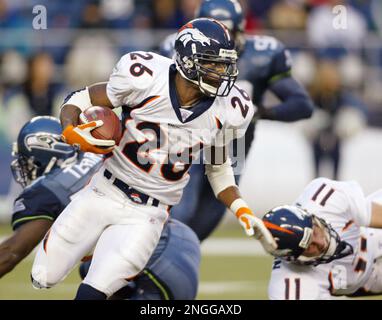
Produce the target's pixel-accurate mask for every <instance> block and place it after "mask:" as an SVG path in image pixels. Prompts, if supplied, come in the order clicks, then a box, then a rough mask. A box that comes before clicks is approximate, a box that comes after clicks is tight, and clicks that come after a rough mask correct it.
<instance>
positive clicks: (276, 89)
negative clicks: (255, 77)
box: [262, 76, 314, 122]
mask: <svg viewBox="0 0 382 320" xmlns="http://www.w3.org/2000/svg"><path fill="white" fill-rule="evenodd" d="M270 90H271V91H272V92H273V93H274V94H275V95H276V96H277V97H278V98H279V99H280V100H281V103H280V104H277V105H275V106H272V107H270V108H265V113H264V114H263V115H262V118H263V119H268V120H278V121H285V122H292V121H296V120H300V119H306V118H310V117H311V115H312V114H313V109H314V106H313V101H312V100H311V98H310V96H309V94H308V93H307V92H306V90H305V89H304V88H303V87H302V85H301V84H299V83H298V82H297V81H296V80H295V79H293V78H292V77H290V76H288V77H286V78H281V79H278V80H277V81H275V82H273V83H272V84H271V85H270Z"/></svg>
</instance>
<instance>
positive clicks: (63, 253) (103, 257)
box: [32, 170, 168, 296]
mask: <svg viewBox="0 0 382 320" xmlns="http://www.w3.org/2000/svg"><path fill="white" fill-rule="evenodd" d="M167 208H168V207H167V206H166V205H163V204H159V206H158V207H154V206H149V205H140V204H136V203H134V202H132V201H131V200H130V199H128V198H127V196H126V195H125V194H124V193H123V192H122V191H120V190H119V189H118V188H117V187H115V186H114V185H112V183H111V181H110V180H107V179H106V178H105V177H103V170H100V171H99V172H98V173H96V174H95V175H94V177H93V178H92V180H91V182H90V184H89V185H87V186H86V187H85V188H84V189H83V190H81V191H80V192H79V193H77V194H76V196H75V197H74V199H73V201H72V202H71V203H70V204H69V205H68V206H67V207H66V208H65V210H64V211H63V212H62V213H61V215H60V216H59V217H58V219H57V220H56V221H55V222H54V224H53V226H52V228H51V229H50V231H49V232H48V233H47V235H46V237H45V239H44V240H43V241H42V242H41V243H40V245H39V248H38V252H37V254H36V257H35V260H34V263H33V267H32V278H33V280H34V281H33V282H34V286H35V287H36V286H37V287H40V288H47V287H52V286H54V285H55V284H56V283H58V282H60V281H62V280H63V279H65V277H66V276H67V275H68V274H69V273H70V271H71V270H72V269H73V267H74V266H75V265H76V264H77V263H78V262H79V261H80V260H81V258H83V257H84V256H85V255H86V254H87V253H88V252H90V251H91V250H92V249H93V248H94V246H95V250H94V254H93V259H92V263H91V267H90V269H89V272H88V274H87V276H86V278H85V279H84V281H83V283H86V284H88V285H91V286H92V287H94V288H95V289H97V290H99V291H101V292H103V293H105V294H106V295H107V296H110V295H112V294H113V293H114V292H116V291H117V290H119V289H120V288H122V287H123V286H125V285H126V283H127V281H128V280H129V279H131V278H133V277H134V276H135V275H137V274H138V273H139V272H140V271H141V270H142V269H143V268H144V266H145V265H146V264H147V262H148V260H149V258H150V256H151V255H152V253H153V251H154V249H155V247H156V245H157V243H158V241H159V238H160V235H161V232H162V228H163V224H164V223H165V221H166V220H167V217H168V212H167Z"/></svg>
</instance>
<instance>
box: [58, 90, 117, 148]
mask: <svg viewBox="0 0 382 320" xmlns="http://www.w3.org/2000/svg"><path fill="white" fill-rule="evenodd" d="M106 85H107V83H97V84H94V85H91V86H90V87H86V88H84V89H81V90H78V91H75V92H72V93H71V94H70V95H69V96H68V97H67V98H66V99H65V101H64V104H63V105H62V107H61V112H60V121H61V125H62V128H63V129H64V131H63V133H62V137H63V139H64V140H65V141H66V142H67V143H69V144H77V145H79V146H80V148H81V150H82V151H88V152H94V153H100V154H106V153H109V152H110V151H112V149H113V147H114V144H115V143H114V141H111V140H100V139H96V138H94V137H93V136H92V135H91V133H90V132H91V131H92V130H94V129H95V128H98V127H100V126H102V124H103V123H102V121H92V122H89V123H86V124H81V125H79V116H80V114H81V112H82V111H84V110H86V109H87V108H89V107H91V106H103V107H108V108H113V105H112V103H111V102H110V100H109V98H108V96H107V93H106Z"/></svg>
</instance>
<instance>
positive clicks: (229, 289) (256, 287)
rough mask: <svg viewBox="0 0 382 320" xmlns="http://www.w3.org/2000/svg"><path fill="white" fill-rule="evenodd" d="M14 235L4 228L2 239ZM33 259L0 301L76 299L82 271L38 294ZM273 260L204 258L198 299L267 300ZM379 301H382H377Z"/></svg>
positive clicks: (2, 290) (14, 275)
mask: <svg viewBox="0 0 382 320" xmlns="http://www.w3.org/2000/svg"><path fill="white" fill-rule="evenodd" d="M10 232H11V230H10V228H9V227H8V226H1V225H0V237H4V236H5V235H7V234H9V233H10ZM225 237H229V238H238V239H240V238H243V237H244V238H245V235H244V234H243V233H242V230H241V228H240V227H238V226H236V225H224V226H222V227H220V228H218V230H217V231H216V232H215V233H214V234H213V235H212V237H211V239H223V238H225ZM32 263H33V255H30V256H29V257H27V258H26V259H25V260H24V261H23V262H21V263H20V264H19V265H18V266H17V267H16V268H15V269H14V270H13V271H12V272H11V273H9V274H7V275H6V276H4V277H3V278H2V279H0V300H5V299H6V300H23V299H31V300H35V299H43V300H50V299H55V300H57V299H73V297H74V296H75V293H76V290H77V287H78V284H79V282H80V277H79V274H78V268H77V267H76V268H75V269H74V270H73V272H72V273H71V274H70V275H69V276H68V277H67V278H66V279H65V280H64V281H63V282H62V283H60V284H58V285H57V286H56V287H54V288H51V289H49V290H35V289H33V288H32V285H31V283H30V278H29V274H30V270H31V267H32ZM271 265H272V258H271V257H265V256H264V257H263V256H248V255H243V256H239V255H234V256H233V255H203V257H202V262H201V270H200V284H199V293H198V296H197V299H223V300H224V299H242V300H256V299H267V284H268V279H269V275H270V272H271ZM374 298H375V299H378V298H382V297H381V296H380V297H374Z"/></svg>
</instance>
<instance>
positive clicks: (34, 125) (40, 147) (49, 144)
mask: <svg viewBox="0 0 382 320" xmlns="http://www.w3.org/2000/svg"><path fill="white" fill-rule="evenodd" d="M61 132H62V129H61V124H60V122H59V120H58V119H57V118H54V117H50V116H39V117H34V118H33V119H31V120H30V121H28V122H27V123H26V124H25V125H24V126H23V127H22V128H21V130H20V132H19V135H18V137H17V142H15V143H13V151H12V156H14V157H16V159H14V160H13V161H12V163H11V170H12V173H13V177H14V178H15V180H16V182H18V183H20V184H21V185H22V186H23V187H26V186H27V185H28V184H30V183H31V182H32V181H33V180H35V179H36V178H37V177H39V176H41V175H44V174H47V173H48V172H49V171H51V170H52V168H54V167H61V168H63V167H65V166H67V165H69V164H72V163H73V162H74V161H75V160H76V159H77V154H78V152H77V149H75V148H74V147H73V146H71V145H69V144H66V143H64V142H62V140H61Z"/></svg>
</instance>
